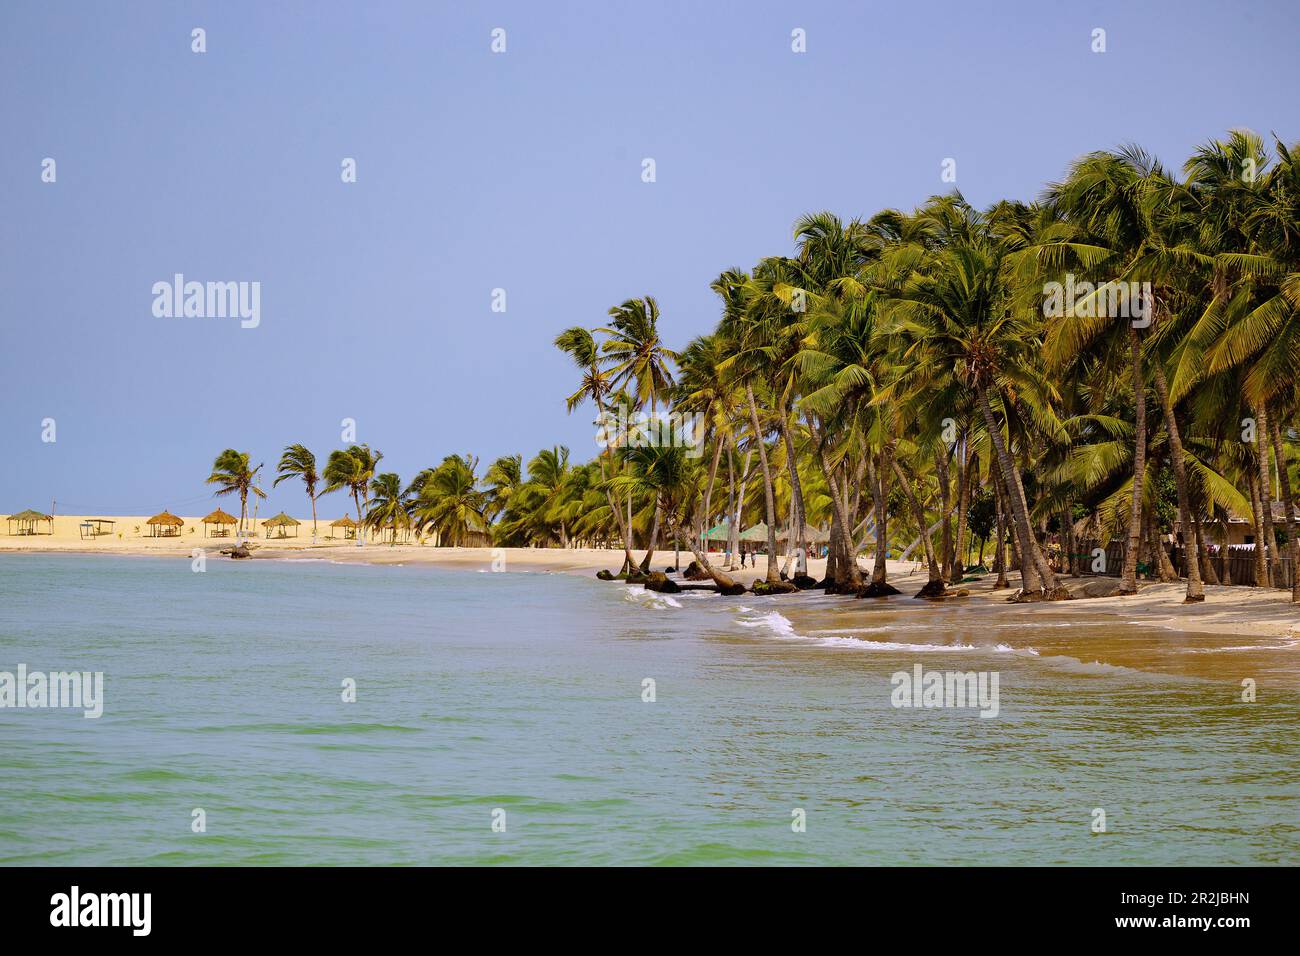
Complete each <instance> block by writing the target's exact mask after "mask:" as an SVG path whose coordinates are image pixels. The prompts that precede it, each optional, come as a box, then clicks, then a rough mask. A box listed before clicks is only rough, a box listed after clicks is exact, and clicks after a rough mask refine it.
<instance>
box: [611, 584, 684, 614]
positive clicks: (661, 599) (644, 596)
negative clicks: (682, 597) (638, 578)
mask: <svg viewBox="0 0 1300 956" xmlns="http://www.w3.org/2000/svg"><path fill="white" fill-rule="evenodd" d="M623 592H624V593H623V597H624V599H625V600H627V601H631V602H632V603H633V604H639V605H641V606H642V607H649V608H655V609H656V610H662V609H663V608H666V607H681V606H682V605H681V602H680V601H678V600H677V599H676V598H674V597H673V596H672V595H671V594H660V593H659V592H658V591H647V590H646V589H645V588H644V587H643V586H642V585H640V584H628V585H626V586H625V587H624V588H623Z"/></svg>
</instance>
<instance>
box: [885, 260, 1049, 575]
mask: <svg viewBox="0 0 1300 956" xmlns="http://www.w3.org/2000/svg"><path fill="white" fill-rule="evenodd" d="M1009 251H1010V249H1009V248H1008V247H1007V246H1006V245H1005V244H1003V243H1000V242H998V241H997V240H994V239H991V238H976V239H973V240H970V241H966V240H961V241H958V242H954V243H952V244H950V245H949V246H948V247H947V248H945V249H943V250H942V251H941V252H939V253H936V254H935V255H933V256H932V257H931V262H930V263H929V264H928V266H927V269H926V271H923V272H918V273H916V274H915V275H914V276H913V277H912V278H911V279H910V280H909V281H908V283H907V284H906V286H905V287H904V288H903V290H902V291H901V292H900V294H899V295H898V297H897V298H896V299H895V300H894V301H893V302H891V303H890V305H889V306H888V312H889V315H890V316H891V317H892V318H893V320H894V322H895V328H896V331H897V332H898V333H899V334H900V335H901V336H903V338H904V340H905V341H908V342H910V343H912V344H910V345H907V346H906V347H905V348H904V351H903V353H902V354H903V356H904V357H905V358H907V359H909V360H910V361H911V362H913V363H915V364H919V365H926V364H927V363H928V364H929V365H931V366H937V367H940V368H950V369H953V371H954V373H955V375H956V377H957V379H958V380H959V381H960V382H962V383H963V384H964V385H965V386H966V387H968V388H969V389H971V391H972V393H973V395H974V398H975V402H976V407H977V408H978V409H979V412H980V414H981V415H982V416H983V418H984V423H985V426H986V427H987V428H988V432H989V436H990V438H991V439H992V442H993V447H994V449H995V450H996V452H997V458H998V463H999V465H1000V467H1001V475H1002V481H1003V483H1004V485H1005V488H1006V494H1007V498H1008V501H1009V502H1010V507H1011V513H1012V519H1013V521H1012V526H1013V528H1014V531H1015V537H1016V543H1017V547H1018V550H1019V554H1020V558H1021V576H1022V578H1023V581H1022V589H1023V591H1024V592H1025V594H1026V596H1029V595H1033V594H1035V593H1037V594H1040V595H1046V596H1049V597H1060V596H1063V595H1062V594H1061V593H1060V591H1059V586H1058V584H1057V581H1056V575H1055V574H1054V573H1053V571H1052V570H1051V568H1050V567H1049V566H1048V564H1047V560H1046V558H1045V556H1044V555H1043V551H1042V548H1041V547H1040V546H1039V544H1038V540H1037V538H1036V537H1035V536H1034V532H1033V529H1032V528H1031V526H1030V521H1029V504H1028V500H1027V498H1026V495H1025V489H1024V483H1023V481H1022V479H1021V472H1020V469H1019V468H1018V467H1017V465H1016V463H1015V462H1014V461H1013V459H1012V457H1011V453H1010V451H1009V448H1008V444H1007V438H1006V436H1005V435H1004V433H1003V430H1004V428H1007V427H1008V425H1009V424H1010V423H1011V421H1012V419H1013V417H1015V416H1014V412H1015V408H1014V406H1013V405H1012V403H1011V402H1010V401H1009V400H1008V397H1009V396H1010V395H1015V396H1016V398H1017V399H1018V400H1019V401H1020V402H1021V403H1025V404H1027V405H1029V406H1031V411H1032V412H1033V413H1034V414H1035V415H1036V417H1037V419H1038V421H1039V422H1040V423H1042V424H1051V423H1052V421H1053V416H1052V414H1051V411H1050V408H1049V406H1048V403H1047V402H1045V401H1044V396H1045V394H1046V393H1048V392H1050V391H1051V387H1050V385H1049V384H1048V383H1047V382H1046V381H1045V379H1044V377H1043V376H1042V374H1041V373H1040V372H1039V371H1038V370H1037V369H1036V368H1035V367H1034V364H1033V360H1034V357H1035V352H1036V348H1035V345H1036V338H1037V336H1036V331H1035V329H1034V327H1033V325H1032V324H1029V323H1027V321H1026V318H1025V316H1024V315H1023V314H1022V313H1019V312H1018V311H1017V310H1016V309H1014V308H1013V307H1012V303H1011V302H1010V299H1009V293H1008V289H1007V285H1006V281H1005V280H1006V271H1007V270H1006V262H1005V260H1006V257H1007V255H1008V253H1009ZM995 406H998V407H1000V410H1001V412H1002V421H999V420H998V416H997V413H996V412H995ZM1057 427H1058V428H1059V423H1058V424H1057Z"/></svg>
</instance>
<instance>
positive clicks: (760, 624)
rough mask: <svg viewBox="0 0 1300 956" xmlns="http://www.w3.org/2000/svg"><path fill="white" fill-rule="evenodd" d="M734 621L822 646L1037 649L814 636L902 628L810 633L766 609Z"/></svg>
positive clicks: (909, 649) (990, 650) (1035, 653)
mask: <svg viewBox="0 0 1300 956" xmlns="http://www.w3.org/2000/svg"><path fill="white" fill-rule="evenodd" d="M736 623H737V624H739V625H740V626H741V627H749V628H765V629H766V630H768V631H770V632H772V633H773V634H775V635H776V636H777V637H780V638H784V639H788V640H802V641H810V642H812V643H814V644H818V645H820V646H822V647H851V648H854V649H855V650H861V651H895V652H898V651H902V652H905V653H919V654H925V653H948V652H964V651H983V652H985V653H990V654H1022V655H1026V656H1030V657H1037V656H1038V651H1036V650H1034V648H1032V647H1011V646H1010V645H1007V644H994V645H980V644H913V643H908V642H900V641H872V640H865V639H862V638H858V637H814V636H812V635H817V634H862V633H866V632H880V631H886V632H887V631H890V630H903V629H904V628H890V627H859V628H848V627H845V628H824V629H822V630H816V631H812V632H811V633H810V634H800V633H799V632H798V631H796V630H795V629H794V625H793V624H791V623H790V619H789V618H787V617H786V616H785V615H784V614H781V613H780V612H778V611H770V612H768V613H767V614H759V615H758V616H756V617H752V618H750V619H748V620H745V619H740V618H738V619H737V620H736Z"/></svg>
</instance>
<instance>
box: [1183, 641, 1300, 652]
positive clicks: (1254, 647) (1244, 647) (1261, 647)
mask: <svg viewBox="0 0 1300 956" xmlns="http://www.w3.org/2000/svg"><path fill="white" fill-rule="evenodd" d="M1296 647H1300V641H1283V642H1282V643H1281V644H1236V645H1232V646H1230V647H1188V648H1184V650H1186V652H1187V653H1188V654H1218V653H1219V652H1220V651H1286V650H1291V649H1292V648H1296Z"/></svg>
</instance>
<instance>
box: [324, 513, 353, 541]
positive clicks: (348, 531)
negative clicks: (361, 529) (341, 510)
mask: <svg viewBox="0 0 1300 956" xmlns="http://www.w3.org/2000/svg"><path fill="white" fill-rule="evenodd" d="M330 527H331V528H342V529H343V537H345V538H355V537H356V536H357V523H356V522H355V521H353V520H352V519H351V518H349V517H348V516H347V515H344V516H343V517H342V518H340V519H339V520H338V521H331V522H330Z"/></svg>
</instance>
